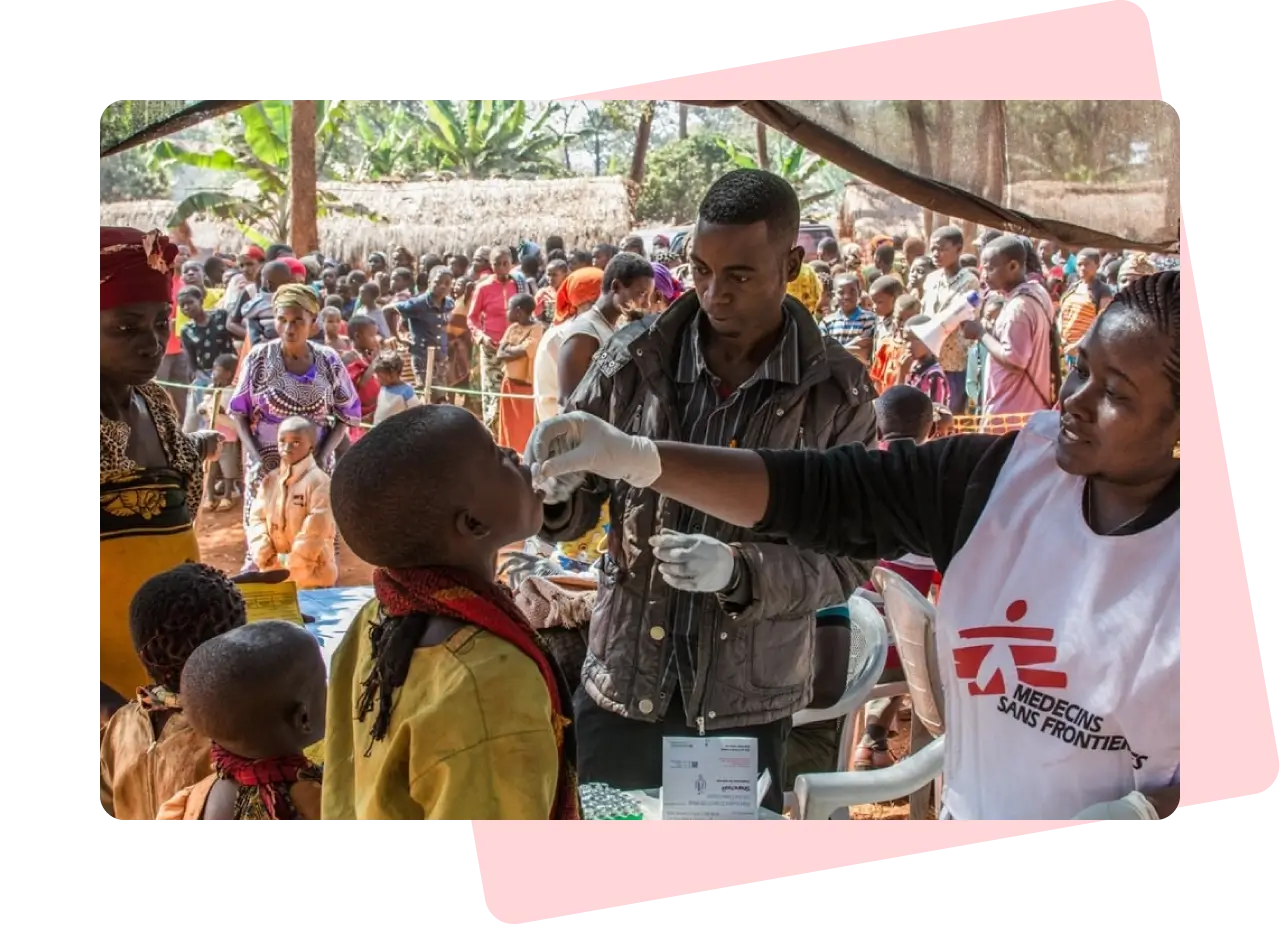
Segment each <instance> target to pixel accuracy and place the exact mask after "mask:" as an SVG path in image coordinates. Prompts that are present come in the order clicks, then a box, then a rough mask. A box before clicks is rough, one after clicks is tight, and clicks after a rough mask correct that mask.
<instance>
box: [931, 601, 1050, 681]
mask: <svg viewBox="0 0 1280 925" xmlns="http://www.w3.org/2000/svg"><path fill="white" fill-rule="evenodd" d="M1026 615H1027V602H1026V601H1014V602H1013V603H1012V604H1010V605H1009V607H1008V609H1007V610H1006V611H1005V612H1004V618H1005V621H1006V622H1005V625H1002V626H975V627H972V628H970V629H965V630H961V631H960V638H961V639H969V640H974V642H973V644H972V645H967V646H961V647H960V648H958V649H956V650H954V651H953V652H952V656H953V657H954V658H955V663H956V676H957V677H958V678H959V679H960V680H961V681H968V682H969V694H970V695H971V696H974V697H990V696H993V695H997V694H1005V693H1008V690H1009V688H1011V687H1012V686H1013V679H1014V678H1016V679H1017V680H1018V681H1019V682H1021V683H1023V684H1025V685H1027V686H1028V687H1037V688H1042V689H1043V688H1051V689H1055V688H1056V689H1059V690H1061V689H1062V688H1065V687H1066V686H1067V675H1066V673H1065V672H1062V671H1053V670H1051V669H1049V668H1047V667H1037V666H1051V665H1052V664H1053V661H1054V659H1055V658H1056V657H1057V655H1058V649H1057V646H1054V645H1052V643H1053V630H1052V629H1050V628H1048V627H1040V626H1015V625H1013V624H1016V623H1017V622H1018V621H1019V620H1021V619H1022V618H1023V617H1025V616H1026Z"/></svg>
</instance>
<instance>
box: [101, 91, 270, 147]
mask: <svg viewBox="0 0 1280 925" xmlns="http://www.w3.org/2000/svg"><path fill="white" fill-rule="evenodd" d="M252 102H254V100H117V101H116V102H114V103H112V104H111V105H110V106H108V107H107V108H106V109H105V110H104V111H103V113H102V121H101V132H102V145H101V149H100V153H99V155H98V156H99V157H106V156H107V155H108V154H118V153H119V152H121V151H124V150H126V149H127V148H132V147H135V146H137V145H140V144H145V143H146V142H148V141H155V140H156V139H157V138H163V137H164V136H165V135H170V134H172V133H173V132H178V131H181V130H182V129H184V128H187V127H189V126H192V125H195V124H196V123H197V122H203V121H204V120H205V119H212V118H213V117H214V116H220V115H222V114H223V113H224V112H230V111H231V110H233V109H239V108H240V107H241V106H247V105H249V104H250V103H252Z"/></svg>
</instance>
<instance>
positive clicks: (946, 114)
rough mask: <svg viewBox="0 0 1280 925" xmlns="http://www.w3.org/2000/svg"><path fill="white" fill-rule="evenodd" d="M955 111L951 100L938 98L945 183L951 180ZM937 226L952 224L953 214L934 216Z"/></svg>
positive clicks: (940, 159)
mask: <svg viewBox="0 0 1280 925" xmlns="http://www.w3.org/2000/svg"><path fill="white" fill-rule="evenodd" d="M954 124H955V119H954V113H953V112H952V109H951V100H938V148H937V150H938V176H937V178H938V179H939V180H941V181H942V182H943V183H950V182H951V146H952V139H953V138H954V137H955V136H954V132H953V126H954ZM934 223H935V227H938V228H941V227H942V226H943V225H949V224H951V216H949V215H942V214H941V213H939V214H937V215H935V216H934Z"/></svg>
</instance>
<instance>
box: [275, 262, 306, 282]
mask: <svg viewBox="0 0 1280 925" xmlns="http://www.w3.org/2000/svg"><path fill="white" fill-rule="evenodd" d="M280 262H281V263H283V264H284V265H285V266H286V267H288V268H289V272H290V273H292V274H293V275H294V276H296V277H297V278H298V279H306V278H307V268H306V267H305V266H303V265H302V261H301V260H299V259H297V258H296V257H281V258H280Z"/></svg>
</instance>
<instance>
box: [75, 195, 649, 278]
mask: <svg viewBox="0 0 1280 925" xmlns="http://www.w3.org/2000/svg"><path fill="white" fill-rule="evenodd" d="M320 188H321V189H324V190H328V191H330V192H332V193H333V194H334V195H336V196H337V197H338V199H339V200H341V201H342V202H344V203H347V204H350V205H359V206H363V207H364V208H365V209H367V210H369V211H370V212H373V213H375V214H377V215H378V216H379V217H380V218H382V219H384V220H383V221H370V220H369V219H367V218H361V217H350V216H345V215H330V216H327V217H324V218H321V219H320V222H319V226H320V249H321V250H322V251H323V252H324V253H325V254H326V255H327V256H333V257H338V258H341V259H345V260H358V259H362V258H363V257H364V256H365V255H366V254H368V253H369V252H370V251H375V250H386V249H388V248H390V247H394V246H396V245H400V244H403V245H404V246H405V247H407V248H409V250H410V251H412V252H413V253H414V254H424V253H437V254H444V253H445V252H447V251H461V250H465V251H467V252H470V250H471V249H472V248H475V247H478V246H481V245H485V244H515V243H517V242H518V241H520V240H521V239H522V238H523V239H532V240H535V241H543V240H545V239H546V237H547V235H551V234H558V235H560V236H561V237H563V238H564V240H565V245H566V246H567V247H575V246H581V247H587V248H590V246H591V245H593V244H596V243H599V242H600V241H614V242H616V241H618V240H619V239H620V238H622V237H623V236H624V235H625V234H627V232H629V231H630V230H631V226H632V217H631V216H632V211H631V210H632V197H631V193H630V191H629V187H628V185H627V182H626V181H625V180H624V179H622V178H620V177H599V178H586V177H584V178H576V179H570V180H433V181H429V182H415V183H322V184H320ZM174 206H175V204H174V203H172V202H169V201H167V200H144V201H138V202H113V203H103V204H102V206H101V210H100V223H101V224H103V225H127V226H130V227H133V228H164V227H166V226H167V224H168V220H169V217H170V216H171V215H172V214H173V210H174ZM189 226H190V229H191V237H192V240H193V241H194V243H195V245H196V246H197V247H200V248H210V249H217V250H221V251H227V252H231V253H234V252H235V251H236V250H237V249H238V248H239V247H241V246H242V245H243V244H244V243H245V237H244V235H243V234H242V233H241V232H240V231H239V229H237V228H236V227H235V225H233V224H231V223H229V222H217V221H209V220H206V219H199V218H196V219H192V220H191V221H190V222H189Z"/></svg>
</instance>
